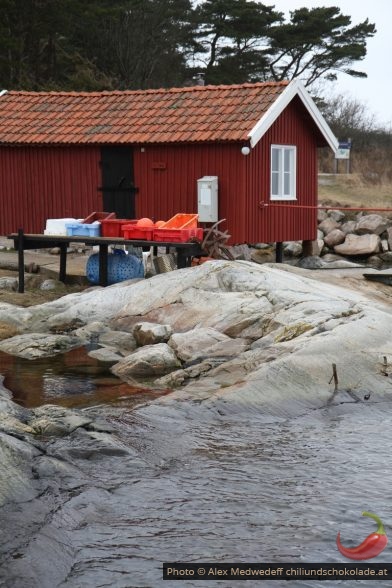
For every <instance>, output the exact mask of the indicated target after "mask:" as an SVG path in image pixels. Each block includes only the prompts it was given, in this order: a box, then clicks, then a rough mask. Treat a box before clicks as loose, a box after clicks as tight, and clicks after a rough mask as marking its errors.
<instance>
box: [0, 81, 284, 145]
mask: <svg viewBox="0 0 392 588" xmlns="http://www.w3.org/2000/svg"><path fill="white" fill-rule="evenodd" d="M287 84H288V82H266V83H256V84H241V85H232V86H192V87H187V88H172V89H169V90H164V89H163V90H136V91H123V92H17V91H11V92H6V93H4V94H3V95H1V96H0V144H14V145H15V144H19V145H26V144H40V145H59V144H121V143H128V144H132V143H134V144H135V143H138V144H142V143H182V142H204V141H241V140H246V139H247V138H248V134H249V132H250V131H251V130H252V128H253V127H254V125H255V124H256V123H257V122H258V121H259V120H260V118H261V117H262V116H263V114H265V112H266V111H267V110H268V109H269V108H270V106H271V105H272V104H273V103H274V102H275V100H276V99H277V98H278V96H279V95H280V94H281V93H282V92H283V90H284V89H285V88H286V86H287Z"/></svg>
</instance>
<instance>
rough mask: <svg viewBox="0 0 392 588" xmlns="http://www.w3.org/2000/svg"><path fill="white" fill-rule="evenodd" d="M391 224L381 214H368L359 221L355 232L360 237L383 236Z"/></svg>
mask: <svg viewBox="0 0 392 588" xmlns="http://www.w3.org/2000/svg"><path fill="white" fill-rule="evenodd" d="M389 224H390V223H389V222H388V220H387V219H385V218H383V217H382V216H380V215H379V214H367V215H366V216H363V217H361V218H360V219H359V221H358V222H357V226H356V227H355V232H356V233H357V234H358V235H364V234H366V233H372V234H375V235H381V233H383V232H384V231H385V230H386V229H387V227H388V225H389Z"/></svg>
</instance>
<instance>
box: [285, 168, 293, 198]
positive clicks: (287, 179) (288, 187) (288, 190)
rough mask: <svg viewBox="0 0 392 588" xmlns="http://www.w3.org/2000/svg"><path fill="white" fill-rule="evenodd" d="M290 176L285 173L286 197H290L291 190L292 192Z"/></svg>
mask: <svg viewBox="0 0 392 588" xmlns="http://www.w3.org/2000/svg"><path fill="white" fill-rule="evenodd" d="M290 184H291V182H290V174H287V173H285V174H284V195H285V196H290V193H291V190H290Z"/></svg>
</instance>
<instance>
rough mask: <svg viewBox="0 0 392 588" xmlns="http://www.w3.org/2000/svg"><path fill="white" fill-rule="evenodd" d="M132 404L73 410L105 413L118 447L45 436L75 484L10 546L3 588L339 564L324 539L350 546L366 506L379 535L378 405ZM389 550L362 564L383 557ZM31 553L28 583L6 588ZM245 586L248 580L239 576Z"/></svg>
mask: <svg viewBox="0 0 392 588" xmlns="http://www.w3.org/2000/svg"><path fill="white" fill-rule="evenodd" d="M94 377H95V376H94ZM45 394H47V393H46V392H45ZM92 394H94V393H93V392H92ZM45 398H46V400H45V401H46V402H48V396H45ZM59 398H61V395H60V396H59V397H57V399H59ZM117 398H118V397H117ZM145 400H146V404H145V405H144V406H141V407H140V406H139V407H138V408H136V409H135V408H134V404H133V402H132V400H131V399H130V398H129V397H128V398H127V397H126V395H122V399H121V401H120V402H117V403H110V404H106V405H105V406H104V405H102V404H101V405H100V406H95V407H90V408H87V409H86V412H87V414H91V415H93V416H104V417H105V418H106V419H108V420H109V422H110V423H111V424H112V426H113V427H114V433H113V435H112V438H114V439H116V443H117V442H118V444H119V446H120V447H121V448H122V449H123V453H118V454H116V453H115V452H112V453H110V452H107V454H104V453H103V454H99V453H97V456H96V457H95V458H94V457H91V454H89V457H87V458H86V456H84V455H83V453H82V452H80V447H83V437H82V438H81V437H80V436H75V437H72V436H71V437H70V438H66V439H60V440H53V442H51V443H49V444H48V447H47V454H48V455H53V456H56V458H57V459H58V458H61V459H63V460H65V461H71V463H72V464H73V465H74V466H75V467H76V468H78V469H79V470H80V472H83V476H84V478H83V479H82V478H81V480H80V481H78V480H75V482H74V483H73V490H72V492H69V491H67V492H65V491H63V494H62V495H60V499H59V502H58V503H57V507H56V509H53V513H52V515H51V516H49V517H47V520H46V521H45V524H44V526H43V527H41V528H38V527H39V525H38V527H37V530H35V531H34V534H33V540H32V541H30V543H29V544H28V545H27V546H25V547H24V548H22V549H19V551H18V553H17V556H15V559H14V561H11V563H10V564H9V565H8V567H7V569H6V572H5V573H6V574H7V582H8V583H6V584H5V585H6V586H7V588H8V587H11V586H12V588H25V587H26V588H27V585H28V586H29V588H35V586H37V587H38V586H39V587H40V588H54V587H55V586H61V588H96V587H97V586H115V587H116V588H140V587H151V588H155V587H157V586H165V587H170V586H171V585H174V586H175V585H177V584H174V583H173V582H171V581H163V580H162V570H161V568H162V562H170V561H181V562H192V563H198V562H221V563H226V562H274V563H278V562H290V563H293V564H294V565H297V566H298V565H300V564H301V563H305V562H308V563H312V562H314V563H316V562H320V563H325V562H331V563H333V562H341V563H347V561H348V560H346V559H345V558H343V556H341V555H340V554H339V552H338V551H337V548H336V544H335V540H336V535H337V532H338V531H340V532H341V537H342V542H343V544H344V545H347V546H354V545H356V544H359V543H360V542H361V541H362V540H363V539H364V538H365V537H366V536H367V535H368V534H369V533H370V532H372V531H373V530H375V524H374V523H373V521H372V520H371V519H368V518H365V517H362V516H361V512H362V511H364V510H368V511H371V512H375V513H377V514H378V515H379V516H380V517H381V518H382V520H383V522H384V525H385V526H386V529H387V533H388V534H391V535H392V484H391V482H392V476H391V454H392V428H391V426H390V424H391V416H392V405H391V404H389V403H373V404H371V403H368V402H358V403H352V402H350V403H346V404H340V405H335V406H329V407H326V408H323V409H319V410H313V411H310V412H309V413H308V414H304V415H303V416H299V417H296V418H291V419H286V420H277V419H275V421H274V419H273V418H269V419H266V418H265V416H264V415H262V414H261V413H258V412H257V411H255V410H254V409H252V411H249V413H248V414H247V415H245V416H244V413H241V416H238V417H236V416H234V417H233V414H232V408H231V410H230V414H228V415H225V414H223V411H222V410H220V414H218V413H217V412H216V411H213V410H209V409H208V408H207V407H205V406H203V404H199V403H197V402H189V401H187V402H176V401H172V399H171V398H170V397H167V398H166V399H162V400H160V401H158V402H156V403H151V398H146V399H145ZM50 401H52V400H50ZM271 421H272V422H271ZM67 444H68V445H67ZM86 480H87V481H86ZM50 492H51V491H50V490H49V491H47V492H46V498H43V499H41V500H47V499H48V498H47V497H48V496H50ZM56 492H57V493H58V489H57V488H56ZM53 494H55V492H54V491H53ZM57 498H59V497H58V496H57ZM29 508H30V507H29ZM31 508H32V509H33V510H34V508H36V507H34V504H32V505H31ZM23 516H26V515H23ZM11 518H12V517H11ZM28 528H29V523H28V517H27V518H26V529H28ZM4 530H5V531H6V530H7V529H6V528H5V529H4ZM389 530H390V531H389ZM37 545H38V546H39V547H38V548H37ZM56 546H57V547H56ZM391 550H392V545H391V546H388V547H387V549H386V550H385V551H384V552H383V553H382V554H381V555H380V556H379V557H378V558H376V559H374V560H372V562H374V563H381V562H388V561H391V557H392V556H391ZM52 551H53V552H54V554H55V557H56V567H57V569H59V570H61V569H63V568H64V570H66V571H65V572H64V578H65V579H63V580H62V581H61V582H59V583H57V576H53V574H54V571H53V569H54V568H53V557H54V556H53V553H52ZM32 560H34V574H35V575H34V578H38V580H37V583H34V579H30V580H29V584H23V583H18V582H19V581H20V575H18V574H20V570H21V569H24V570H25V569H29V570H31V561H32ZM23 565H25V566H27V567H25V568H23V567H22V568H21V567H20V566H23ZM62 566H63V568H62ZM0 577H1V574H0ZM182 583H183V585H186V586H200V585H202V584H203V585H205V586H215V585H216V586H228V587H230V586H231V587H233V586H235V585H237V583H236V582H235V581H234V582H225V581H220V582H219V583H216V584H215V582H213V581H206V582H204V583H203V582H201V583H200V582H197V581H192V580H188V581H182ZM253 585H254V586H258V585H260V584H259V583H256V582H253V583H252V581H250V582H249V581H248V583H247V586H253ZM262 585H263V586H271V587H272V588H276V587H277V586H278V585H279V582H276V581H275V582H271V581H264V582H263V583H262ZM289 585H290V586H293V587H294V586H295V587H302V586H304V587H308V588H309V587H315V588H319V587H320V588H323V587H324V588H326V587H330V588H332V587H333V586H336V585H342V586H354V582H352V581H349V580H346V581H323V582H320V581H314V580H312V581H308V582H305V581H292V582H290V584H289ZM355 585H356V584H355ZM361 585H363V586H365V583H364V582H362V584H361ZM386 585H388V584H387V582H384V583H383V586H386Z"/></svg>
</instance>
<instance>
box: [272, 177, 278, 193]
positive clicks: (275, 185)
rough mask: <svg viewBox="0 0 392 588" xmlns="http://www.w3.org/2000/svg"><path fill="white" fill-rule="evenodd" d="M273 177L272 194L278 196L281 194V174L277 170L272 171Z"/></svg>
mask: <svg viewBox="0 0 392 588" xmlns="http://www.w3.org/2000/svg"><path fill="white" fill-rule="evenodd" d="M271 179H272V194H273V195H274V196H278V194H279V174H278V173H276V172H272V175H271Z"/></svg>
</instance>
